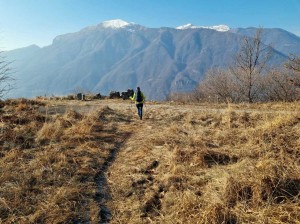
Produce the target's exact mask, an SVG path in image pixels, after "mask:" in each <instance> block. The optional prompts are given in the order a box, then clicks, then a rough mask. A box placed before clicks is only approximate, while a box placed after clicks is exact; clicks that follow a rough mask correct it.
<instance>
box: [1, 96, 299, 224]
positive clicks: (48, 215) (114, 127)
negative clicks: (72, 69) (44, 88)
mask: <svg viewBox="0 0 300 224" xmlns="http://www.w3.org/2000/svg"><path fill="white" fill-rule="evenodd" d="M144 111H145V116H144V117H145V119H144V120H143V121H140V120H138V119H137V114H136V111H135V107H134V106H133V105H130V103H129V102H127V101H118V100H110V101H109V100H103V101H91V102H77V101H55V102H54V101H32V100H15V101H5V102H1V110H0V118H1V123H0V127H1V135H0V223H101V222H110V223H218V224H219V223H220V224H221V223H300V202H299V201H300V200H299V196H300V112H299V111H300V104H299V103H291V104H260V105H177V104H175V103H173V104H155V103H149V104H147V105H146V107H145V110H144Z"/></svg>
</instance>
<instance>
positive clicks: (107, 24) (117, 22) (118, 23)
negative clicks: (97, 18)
mask: <svg viewBox="0 0 300 224" xmlns="http://www.w3.org/2000/svg"><path fill="white" fill-rule="evenodd" d="M133 24H134V23H129V22H126V21H124V20H121V19H114V20H108V21H104V22H102V23H100V25H101V26H103V27H104V28H113V29H119V28H124V27H126V26H129V25H133Z"/></svg>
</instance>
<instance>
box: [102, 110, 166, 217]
mask: <svg viewBox="0 0 300 224" xmlns="http://www.w3.org/2000/svg"><path fill="white" fill-rule="evenodd" d="M134 112H135V111H134ZM147 112H148V114H147V116H146V119H144V120H142V121H140V120H138V119H137V115H134V117H133V118H132V122H130V123H129V124H128V125H126V126H123V127H121V128H123V129H124V131H125V130H126V131H128V130H130V131H131V135H130V138H129V139H127V141H126V143H125V144H124V145H122V147H121V148H120V149H119V151H118V154H117V157H116V158H115V160H114V162H113V163H112V164H111V166H110V167H109V168H108V171H107V173H106V175H107V182H108V185H109V187H110V194H111V199H110V200H109V201H108V207H109V208H110V211H111V215H112V220H111V223H123V221H122V220H128V222H129V223H143V220H145V218H146V219H147V216H149V215H150V216H155V215H157V214H158V211H157V210H159V208H160V200H159V198H160V197H161V195H160V194H161V192H162V189H161V188H162V186H161V185H160V181H158V180H157V178H156V177H157V176H160V177H161V176H163V174H162V172H163V171H166V170H169V169H170V168H167V167H168V164H169V161H170V160H171V159H172V158H171V157H172V155H171V153H170V151H169V150H168V149H167V148H166V147H165V146H164V145H163V144H162V142H159V139H158V138H159V133H160V132H161V130H162V129H163V128H164V127H163V125H161V124H160V120H159V119H158V120H154V118H153V116H154V111H151V110H148V111H147ZM157 135H158V136H157ZM156 137H158V138H157V140H158V141H157V142H156V141H155V139H156ZM153 140H154V141H153ZM153 142H154V143H155V142H156V144H155V145H153ZM166 175H167V174H166Z"/></svg>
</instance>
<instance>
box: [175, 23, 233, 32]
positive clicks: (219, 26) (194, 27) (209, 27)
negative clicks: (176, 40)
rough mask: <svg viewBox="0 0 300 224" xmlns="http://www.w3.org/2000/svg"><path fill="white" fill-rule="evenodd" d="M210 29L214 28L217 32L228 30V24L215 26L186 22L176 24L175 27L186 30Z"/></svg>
mask: <svg viewBox="0 0 300 224" xmlns="http://www.w3.org/2000/svg"><path fill="white" fill-rule="evenodd" d="M200 28H202V29H211V30H216V31H219V32H227V31H229V30H230V28H229V26H227V25H217V26H194V25H193V24H191V23H188V24H186V25H183V26H178V27H176V29H177V30H186V29H200Z"/></svg>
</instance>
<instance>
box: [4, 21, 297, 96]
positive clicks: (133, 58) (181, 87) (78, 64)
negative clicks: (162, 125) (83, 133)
mask: <svg viewBox="0 0 300 224" xmlns="http://www.w3.org/2000/svg"><path fill="white" fill-rule="evenodd" d="M256 29H257V28H255V27H250V28H236V29H231V28H229V27H228V26H226V25H220V26H212V27H202V26H194V25H192V24H187V25H183V26H180V27H177V28H170V27H161V28H147V27H144V26H141V25H138V24H134V23H128V22H125V21H123V20H111V21H105V22H102V23H100V24H98V25H96V26H90V27H86V28H84V29H82V30H80V31H78V32H75V33H68V34H64V35H60V36H57V37H56V38H55V39H54V40H53V42H52V44H51V45H49V46H46V47H42V48H40V47H38V46H36V45H31V46H29V47H25V48H21V49H16V50H12V51H6V52H4V53H5V56H6V57H7V60H9V61H12V62H13V64H12V68H13V71H14V77H15V79H16V88H15V89H14V90H13V91H11V93H10V95H9V97H34V96H38V95H48V96H49V95H52V94H53V95H66V94H71V93H74V92H75V91H78V90H79V89H81V90H86V91H90V92H94V93H101V94H104V95H106V94H108V93H109V92H110V91H111V90H115V91H124V90H127V89H128V88H135V87H136V86H140V87H141V89H142V91H143V92H144V93H145V95H146V97H147V99H153V100H163V99H165V97H166V96H167V95H168V94H169V93H171V92H181V91H190V90H193V89H194V88H195V87H196V86H197V84H198V83H199V82H200V81H201V79H203V77H204V75H205V72H206V71H207V70H208V69H210V68H212V67H226V66H228V64H229V63H230V62H231V61H232V58H233V55H234V54H235V53H236V52H237V51H238V50H239V48H240V43H241V40H242V38H243V37H244V36H253V35H254V34H255V32H256ZM263 42H264V43H265V44H267V45H269V44H271V46H272V48H273V56H272V57H271V59H270V62H269V63H270V65H274V66H275V65H280V64H282V63H284V62H285V61H286V60H287V58H288V56H289V54H291V53H292V54H296V55H299V54H300V37H298V36H296V35H294V34H292V33H289V32H287V31H285V30H283V29H278V28H274V29H264V30H263Z"/></svg>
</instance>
